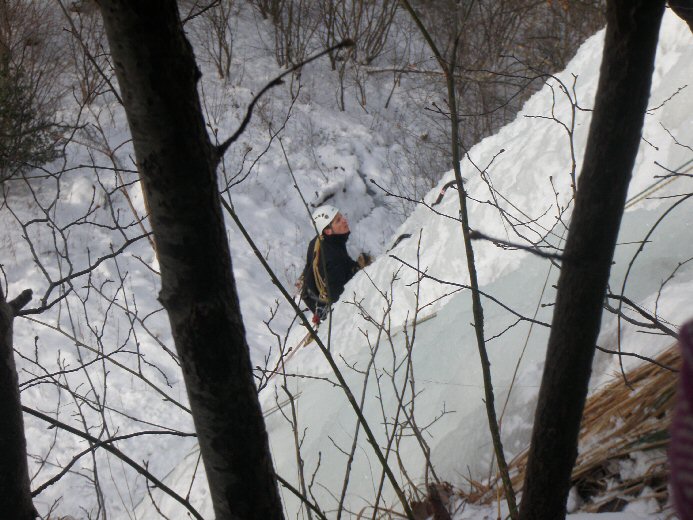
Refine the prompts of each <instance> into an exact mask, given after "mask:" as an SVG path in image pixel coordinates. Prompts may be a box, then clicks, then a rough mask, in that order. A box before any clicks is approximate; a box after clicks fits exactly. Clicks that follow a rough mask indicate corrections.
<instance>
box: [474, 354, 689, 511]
mask: <svg viewBox="0 0 693 520" xmlns="http://www.w3.org/2000/svg"><path fill="white" fill-rule="evenodd" d="M656 361H657V362H658V363H659V364H660V365H662V366H658V365H656V364H654V363H650V362H644V363H643V364H641V365H640V366H638V367H637V368H635V369H634V370H631V371H630V372H628V373H627V374H626V376H627V377H626V380H627V381H628V384H626V382H625V381H624V378H623V375H622V374H616V375H615V376H614V380H613V381H612V382H611V383H609V384H608V385H607V386H605V387H604V388H602V389H600V390H598V391H597V392H596V393H594V394H593V395H592V396H591V397H589V398H588V400H587V403H586V405H585V411H584V415H583V419H582V426H581V430H580V437H579V454H578V458H577V461H576V464H575V467H574V468H573V475H572V484H573V486H574V487H575V488H576V489H577V491H578V493H579V495H580V498H581V499H582V500H583V501H584V505H583V506H581V507H580V510H581V511H586V512H606V511H619V510H622V509H623V508H624V507H625V506H626V505H627V504H628V503H629V502H630V501H632V500H634V499H636V498H640V499H642V498H644V497H651V498H654V499H656V500H657V501H658V502H659V503H660V505H662V506H663V505H665V504H666V503H667V501H668V490H667V483H668V464H667V460H666V450H667V448H668V446H669V425H670V424H671V412H672V409H673V405H674V397H675V392H676V384H677V381H678V373H677V371H678V370H679V369H680V367H681V358H680V355H679V350H678V347H677V345H676V344H674V345H672V346H671V347H669V348H668V349H667V350H665V351H664V352H662V353H661V354H660V355H659V356H657V358H656ZM663 367H669V368H671V369H674V370H675V371H672V370H669V369H667V368H663ZM527 456H528V452H527V451H525V452H523V453H521V454H520V455H518V456H517V457H516V458H515V459H514V460H513V461H512V462H511V463H510V464H509V469H510V472H511V475H512V476H513V477H512V482H513V487H514V488H515V490H516V491H518V492H519V491H521V489H522V484H523V482H524V478H525V468H526V465H527ZM636 465H637V471H629V470H628V468H629V467H631V468H632V467H634V466H636ZM470 485H471V490H470V492H468V493H461V494H462V495H463V496H464V498H465V499H466V500H468V501H470V502H477V503H490V502H491V501H494V500H496V499H497V497H496V495H497V493H496V491H497V490H496V487H497V486H499V485H500V480H499V479H498V478H496V479H494V481H493V482H490V484H482V483H480V482H470ZM645 491H647V492H646V493H644V492H645Z"/></svg>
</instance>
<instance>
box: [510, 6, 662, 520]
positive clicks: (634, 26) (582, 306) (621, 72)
mask: <svg viewBox="0 0 693 520" xmlns="http://www.w3.org/2000/svg"><path fill="white" fill-rule="evenodd" d="M663 11H664V0H658V1H654V0H611V1H609V2H608V3H607V29H606V39H605V42H604V51H603V58H602V65H601V70H600V77H599V85H598V88H597V95H596V100H595V107H594V114H593V116H592V122H591V125H590V130H589V136H588V141H587V148H586V151H585V158H584V164H583V168H582V173H581V175H580V179H579V185H578V191H577V197H576V200H575V210H574V213H573V216H572V219H571V223H570V228H569V232H568V238H567V241H566V247H565V252H564V261H563V266H562V269H561V274H560V278H559V282H558V293H557V298H556V305H555V309H554V316H553V323H552V326H551V334H550V337H549V344H548V350H547V355H546V365H545V368H544V375H543V378H542V383H541V389H540V392H539V402H538V404H537V411H536V415H535V419H534V430H533V434H532V443H531V447H530V453H529V460H528V466H527V472H526V478H525V483H524V492H523V497H522V503H521V507H520V519H521V520H558V519H563V518H565V514H566V501H567V498H568V491H569V489H570V476H571V472H572V468H573V465H574V464H575V459H576V457H577V440H578V433H579V429H580V421H581V418H582V411H583V408H584V404H585V399H586V395H587V388H588V383H589V378H590V375H591V371H592V360H593V356H594V350H595V344H596V340H597V335H598V333H599V328H600V324H601V315H602V305H603V302H604V297H605V294H606V288H607V282H608V280H609V273H610V269H611V262H612V259H613V253H614V249H615V244H616V238H617V235H618V230H619V227H620V223H621V217H622V215H623V208H624V204H625V200H626V195H627V191H628V184H629V182H630V178H631V174H632V169H633V164H634V162H635V157H636V154H637V152H638V147H639V144H640V138H641V131H642V125H643V119H644V113H645V110H646V108H647V101H648V98H649V93H650V84H651V80H652V71H653V68H654V58H655V51H656V47H657V39H658V33H659V27H660V22H661V18H662V14H663Z"/></svg>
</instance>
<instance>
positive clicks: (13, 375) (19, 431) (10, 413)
mask: <svg viewBox="0 0 693 520" xmlns="http://www.w3.org/2000/svg"><path fill="white" fill-rule="evenodd" d="M30 294H31V293H29V295H30ZM29 298H30V296H29ZM18 300H19V299H18ZM18 300H15V301H14V302H12V303H8V302H7V301H5V297H4V295H3V293H2V289H1V288H0V511H2V515H1V516H2V517H3V518H14V519H17V520H32V519H34V518H36V516H37V514H36V510H35V509H34V505H33V503H32V501H31V488H30V485H29V465H28V463H27V456H26V439H25V437H24V418H23V415H22V404H21V401H20V398H19V379H18V377H17V368H16V366H15V362H14V350H13V348H12V322H13V321H14V317H15V314H16V312H17V310H18V309H19V308H21V307H23V306H24V304H26V302H28V298H26V301H24V302H23V303H19V302H18Z"/></svg>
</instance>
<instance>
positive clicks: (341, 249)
mask: <svg viewBox="0 0 693 520" xmlns="http://www.w3.org/2000/svg"><path fill="white" fill-rule="evenodd" d="M317 238H318V237H317V236H316V237H315V238H313V240H311V241H310V244H308V251H307V252H306V266H305V268H304V269H303V289H302V291H301V298H302V299H303V301H304V302H305V303H306V305H308V307H309V308H310V310H312V311H313V312H316V308H317V307H318V306H325V305H327V304H328V303H330V302H336V301H337V300H339V297H340V296H341V295H342V292H344V286H345V285H346V283H347V282H348V281H349V280H351V277H352V276H354V273H356V271H358V270H359V264H358V263H357V262H356V261H354V260H352V259H351V257H350V256H349V253H348V252H347V248H346V243H347V240H348V239H349V233H345V234H343V235H324V236H323V238H322V244H321V245H320V256H321V258H319V259H318V269H319V271H320V276H321V277H322V279H323V280H324V281H325V284H326V285H327V288H328V295H329V298H330V301H329V302H327V301H324V302H321V301H319V291H318V289H317V285H316V284H315V277H314V276H313V253H314V251H315V241H316V240H317Z"/></svg>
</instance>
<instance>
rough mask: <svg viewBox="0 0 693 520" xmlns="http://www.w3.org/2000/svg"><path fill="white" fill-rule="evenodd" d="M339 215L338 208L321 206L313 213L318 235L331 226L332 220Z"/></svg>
mask: <svg viewBox="0 0 693 520" xmlns="http://www.w3.org/2000/svg"><path fill="white" fill-rule="evenodd" d="M337 213H339V210H338V209H337V208H335V207H334V206H327V205H326V206H320V207H319V208H318V209H316V210H315V211H314V212H313V222H315V227H316V228H317V229H318V235H319V234H321V233H322V232H323V231H324V229H325V228H326V227H327V226H329V225H330V223H331V222H332V220H333V219H334V218H335V217H336V216H337Z"/></svg>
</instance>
